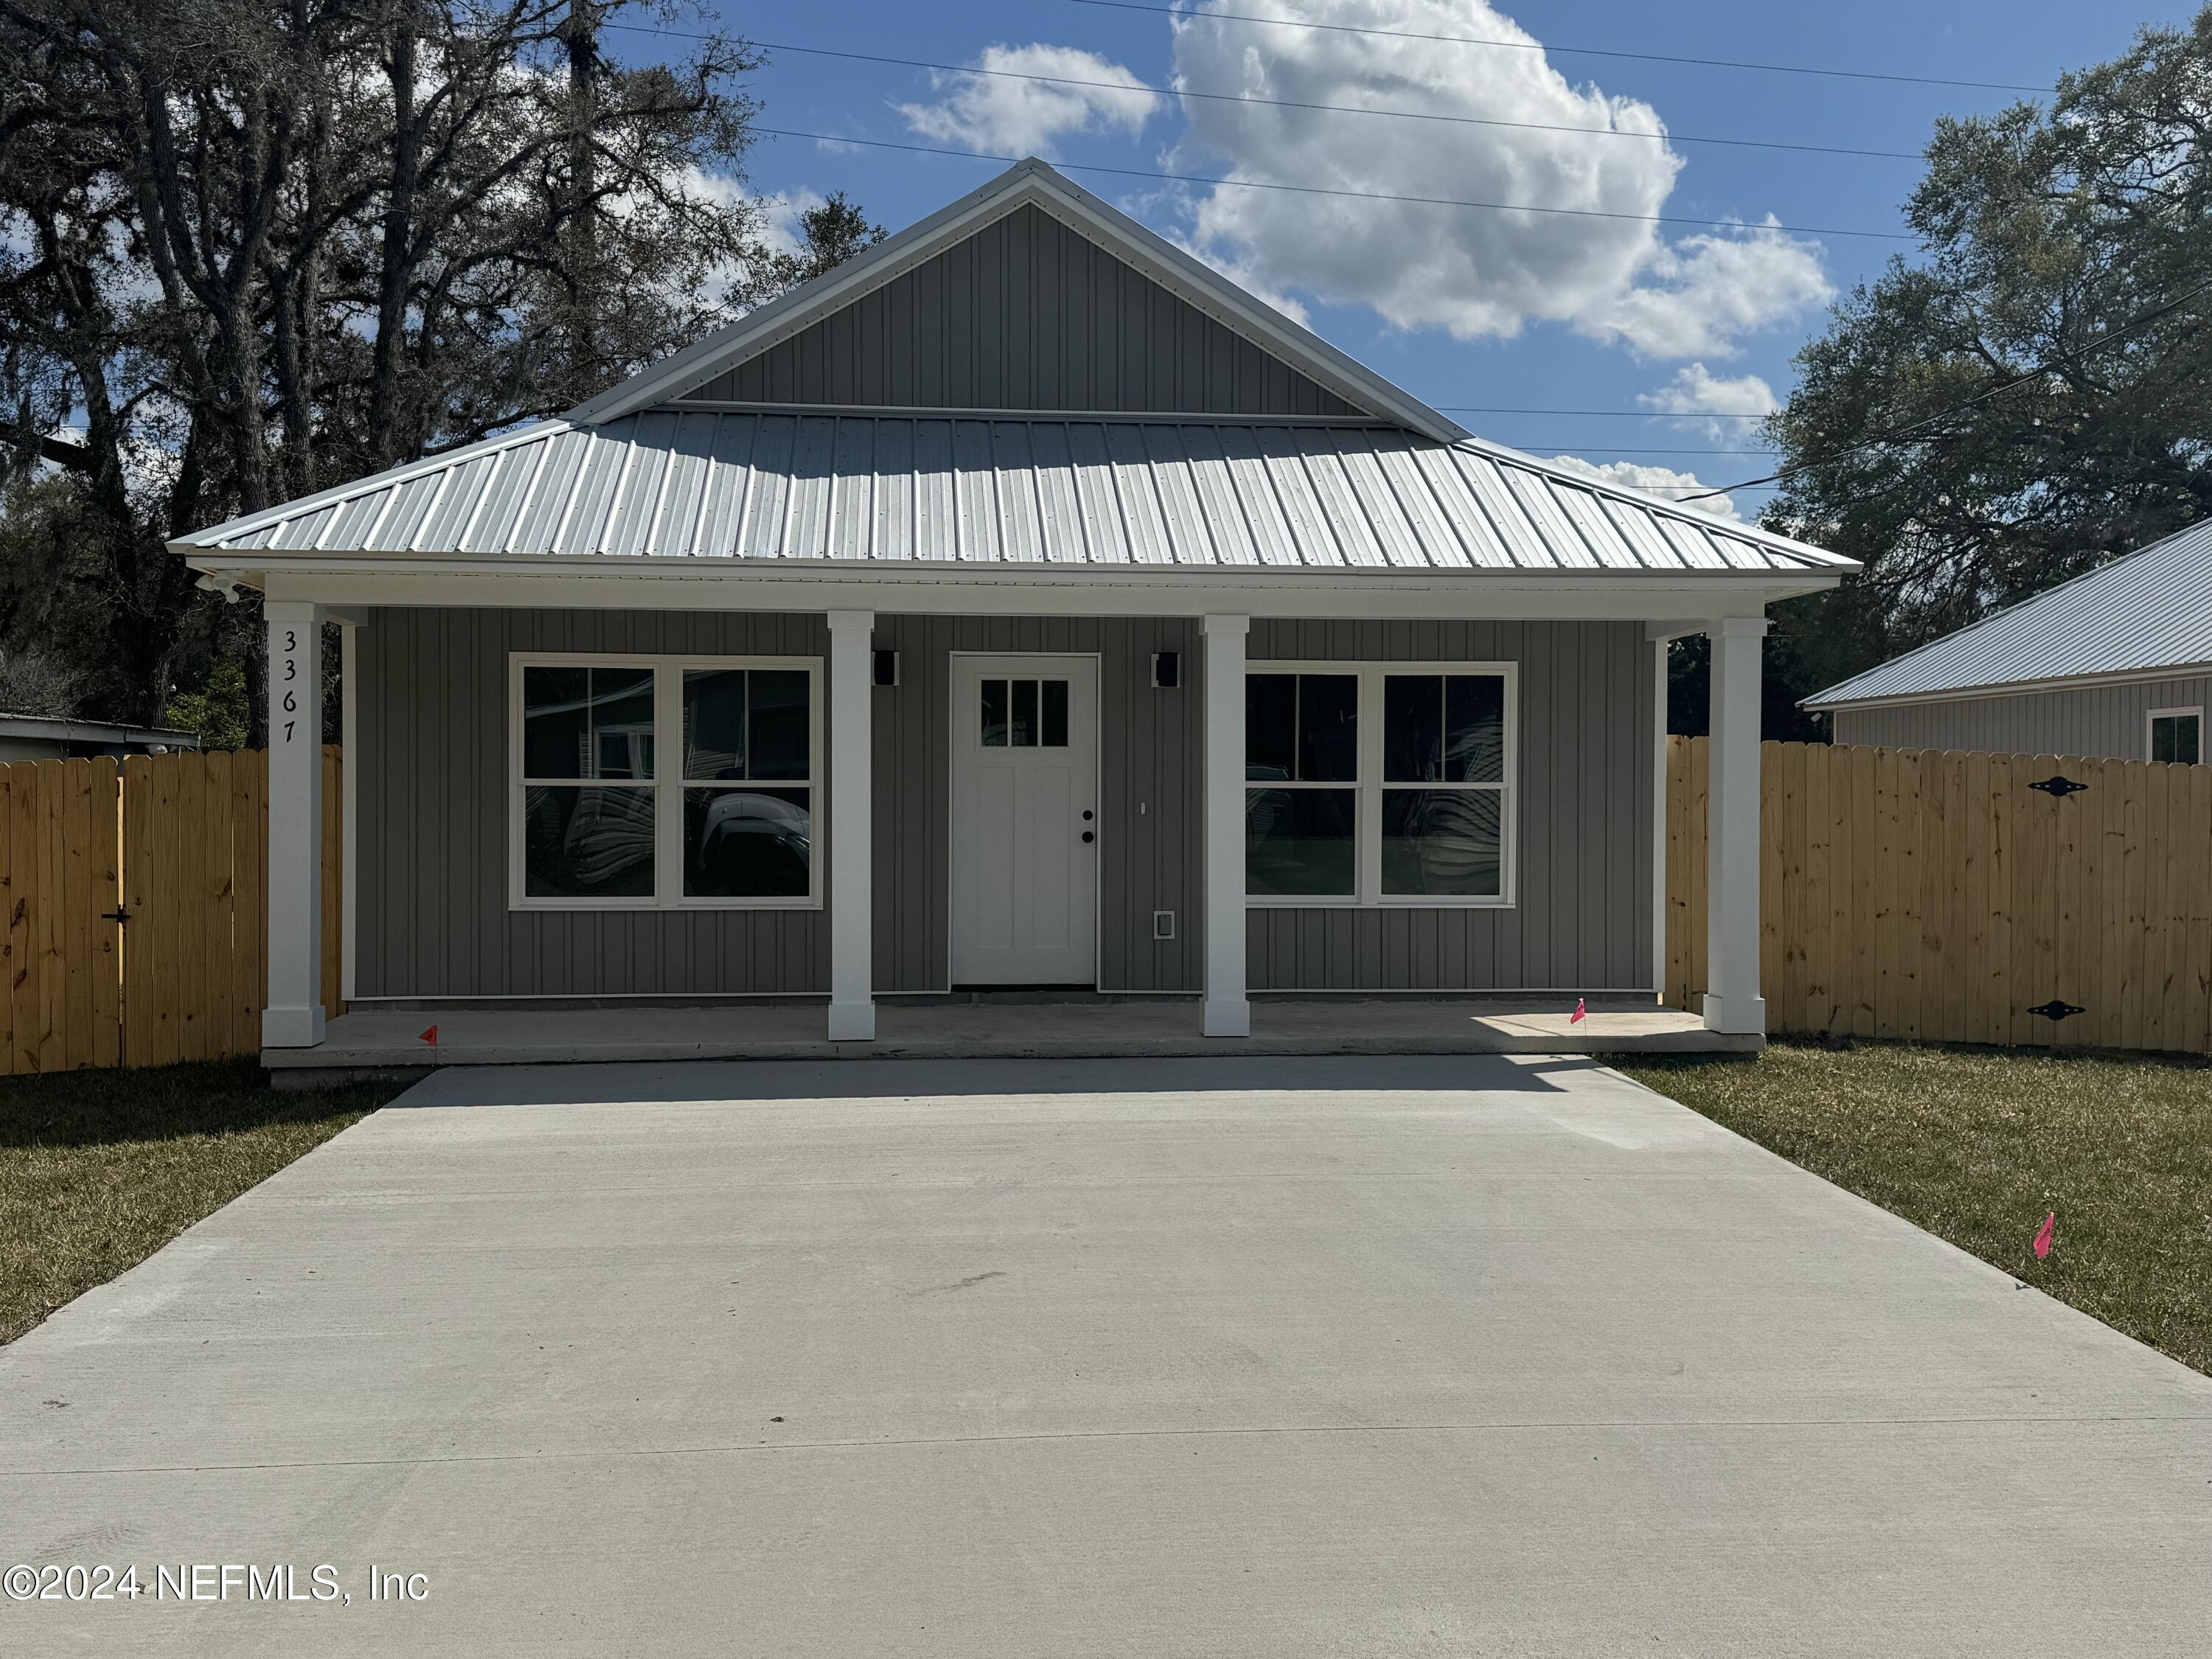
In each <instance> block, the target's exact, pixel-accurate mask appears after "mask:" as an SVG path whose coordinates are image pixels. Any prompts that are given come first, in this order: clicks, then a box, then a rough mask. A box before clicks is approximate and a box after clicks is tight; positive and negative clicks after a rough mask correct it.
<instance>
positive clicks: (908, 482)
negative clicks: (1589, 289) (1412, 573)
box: [171, 409, 1858, 575]
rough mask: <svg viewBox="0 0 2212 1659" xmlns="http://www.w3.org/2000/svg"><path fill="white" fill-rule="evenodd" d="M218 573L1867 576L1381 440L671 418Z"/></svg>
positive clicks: (1018, 425)
mask: <svg viewBox="0 0 2212 1659" xmlns="http://www.w3.org/2000/svg"><path fill="white" fill-rule="evenodd" d="M171 545H172V546H173V547H174V548H176V549H177V550H179V551H180V552H186V553H190V554H192V555H194V556H195V558H194V562H196V563H199V564H203V565H205V564H207V563H208V562H209V561H208V559H207V557H206V554H207V553H208V552H210V551H213V550H229V551H234V552H240V553H255V554H272V553H285V552H289V553H295V554H300V555H305V556H315V555H327V556H336V555H357V554H362V553H369V554H391V555H402V554H406V555H414V556H418V557H419V556H469V557H477V558H480V557H483V556H501V555H507V556H525V555H544V556H560V555H573V556H631V557H646V558H691V559H715V560H727V561H737V562H756V561H793V560H828V561H837V562H859V563H877V564H896V563H908V564H910V563H913V562H931V563H939V564H943V563H964V564H983V565H998V566H1022V565H1038V566H1069V565H1073V566H1091V567H1122V568H1126V567H1129V566H1144V565H1182V566H1200V567H1211V568H1261V569H1264V568H1280V567H1300V566H1303V567H1320V568H1353V567H1360V566H1367V567H1374V568H1397V569H1422V568H1442V569H1449V568H1463V569H1470V570H1479V569H1481V568H1497V569H1500V570H1512V569H1522V570H1527V569H1545V570H1557V571H1563V572H1565V571H1573V570H1577V569H1588V570H1591V571H1599V572H1602V571H1636V570H1674V571H1685V572H1695V571H1701V570H1703V571H1712V572H1715V573H1726V572H1729V571H1739V572H1741V571H1765V572H1801V573H1803V572H1810V573H1817V574H1822V575H1832V574H1838V573H1841V572H1845V571H1850V570H1855V569H1857V568H1858V567H1857V565H1856V564H1855V563H1854V562H1852V561H1850V560H1849V559H1845V558H1843V557H1841V556H1838V555H1836V554H1832V553H1828V552H1825V551H1823V550H1820V549H1819V548H1815V547H1812V546H1808V545H1807V544H1803V543H1801V542H1796V541H1792V540H1790V538H1786V537H1783V536H1777V535H1773V534H1771V533H1769V532H1765V531H1761V530H1758V529H1754V528H1753V527H1751V526H1744V525H1737V524H1733V523H1730V522H1729V521H1727V520H1722V519H1719V518H1717V517H1714V516H1712V515H1711V514H1709V513H1700V512H1698V511H1696V510H1695V509H1692V508H1688V507H1678V506H1675V505H1674V504H1672V503H1669V502H1667V501H1663V500H1662V499H1661V498H1659V497H1657V496H1652V495H1643V494H1641V493H1639V492H1636V491H1632V490H1626V489H1614V488H1612V487H1610V486H1607V485H1602V484H1595V483H1590V482H1589V481H1588V480H1586V479H1582V478H1577V477H1575V476H1573V475H1572V474H1571V473H1568V472H1567V471H1565V470H1564V469H1562V468H1559V467H1556V466H1552V465H1546V464H1544V463H1542V462H1539V461H1536V460H1534V459H1531V458H1529V457H1527V456H1522V455H1518V454H1516V453H1514V452H1512V451H1510V450H1503V449H1498V448H1496V447H1492V446H1489V445H1485V444H1481V443H1478V442H1475V441H1471V440H1467V441H1459V442H1456V443H1451V444H1443V443H1437V442H1434V441H1431V440H1428V439H1425V438H1423V437H1420V436H1419V435H1415V434H1413V433H1411V432H1407V431H1405V430H1403V429H1401V428H1396V427H1390V426H1384V425H1381V424H1378V423H1362V422H1340V423H1339V422H1317V421H1303V422H1249V421H1232V420H1216V419H1202V420H1201V419H1182V418H1166V419H1134V420H1117V419H1110V418H1106V419H1092V418H1084V417H1076V418H1059V417H1054V418H1048V419H1046V418H1037V417H1035V416H1024V417H1019V418H1011V417H1010V418H1003V419H1001V418H992V417H983V418H977V417H974V416H960V415H951V414H947V415H942V416H935V415H932V416H915V415H908V414H868V415H849V414H819V415H816V414H804V413H781V412H774V411H757V412H733V411H728V410H673V409H654V410H646V411H645V412H643V413H641V414H635V415H629V416H621V417H618V418H617V419H614V420H611V421H609V422H605V424H602V425H598V426H583V425H577V424H574V423H572V422H568V421H565V420H563V421H549V422H542V423H539V424H538V425H534V426H532V427H528V428H523V429H521V430H520V431H517V432H514V433H511V434H508V435H505V436H503V437H500V438H496V439H493V440H491V441H488V442H485V443H482V444H477V445H474V446H472V447H469V448H467V449H462V450H456V451H454V452H453V453H451V454H449V455H446V456H442V457H439V458H436V459H431V460H427V461H419V462H416V463H413V464H411V465H406V466H402V467H397V468H394V469H393V470H392V471H389V472H384V473H380V474H378V475H376V476H375V477H369V478H364V479H362V480H360V481H359V482H357V483H351V484H347V485H343V486H341V487H340V488H337V489H329V490H325V491H323V492H322V493H321V494H320V495H313V496H309V497H307V498H306V499H304V500H302V501H293V502H289V503H287V504H285V505H283V506H281V507H272V508H270V509H269V510H267V511H265V512H262V513H254V514H251V515H249V516H247V517H245V518H241V519H237V520H232V521H231V522H230V523H228V524H223V525H217V526H215V527H213V528H212V529H209V530H204V531H202V532H198V533H197V534H196V535H192V536H189V537H185V538H180V539H179V540H178V541H176V542H173V543H172V544H171Z"/></svg>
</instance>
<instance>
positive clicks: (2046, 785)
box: [2027, 777, 2089, 800]
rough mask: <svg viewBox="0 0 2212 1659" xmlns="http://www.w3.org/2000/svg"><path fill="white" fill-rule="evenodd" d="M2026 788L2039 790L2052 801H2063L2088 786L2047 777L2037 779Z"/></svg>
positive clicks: (2060, 778) (2066, 779) (2069, 779)
mask: <svg viewBox="0 0 2212 1659" xmlns="http://www.w3.org/2000/svg"><path fill="white" fill-rule="evenodd" d="M2027 787H2029V788H2031V789H2040V790H2041V791H2043V793H2045V794H2046V795H2048V796H2050V797H2051V799H2053V800H2064V799H2066V797H2067V796H2069V795H2073V794H2078V793H2081V791H2082V790H2084V789H2087V787H2089V786H2088V785H2087V784H2086V783H2076V782H2075V781H2074V780H2073V779H2071V778H2062V777H2049V778H2042V779H2039V780H2038V781H2036V782H2034V783H2031V784H2029V785H2028V786H2027Z"/></svg>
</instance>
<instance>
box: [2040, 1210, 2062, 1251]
mask: <svg viewBox="0 0 2212 1659" xmlns="http://www.w3.org/2000/svg"><path fill="white" fill-rule="evenodd" d="M2057 1225H2058V1212H2057V1211H2056V1210H2053V1211H2052V1212H2051V1213H2050V1214H2049V1215H2047V1216H2045V1217H2044V1218H2043V1225H2041V1226H2040V1227H2038V1228H2037V1229H2036V1230H2035V1259H2036V1260H2037V1261H2042V1260H2043V1258H2044V1257H2045V1256H2046V1255H2050V1254H2051V1229H2052V1228H2053V1227H2055V1226H2057Z"/></svg>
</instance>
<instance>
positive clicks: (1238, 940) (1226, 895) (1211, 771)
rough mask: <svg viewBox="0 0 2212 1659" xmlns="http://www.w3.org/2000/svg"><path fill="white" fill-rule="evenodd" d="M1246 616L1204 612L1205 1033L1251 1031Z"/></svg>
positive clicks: (1226, 1034) (1248, 620) (1244, 1033)
mask: <svg viewBox="0 0 2212 1659" xmlns="http://www.w3.org/2000/svg"><path fill="white" fill-rule="evenodd" d="M1251 627H1252V619H1251V618H1250V617H1206V620H1205V623H1204V629H1205V633H1206V1012H1205V1018H1204V1020H1203V1022H1202V1023H1201V1024H1200V1030H1203V1031H1204V1032H1205V1034H1206V1036H1218V1037H1241V1036H1251V1035H1252V1007H1251V1005H1250V1004H1249V1002H1247V1001H1246V1000H1244V909H1245V906H1244V636H1245V635H1247V634H1248V633H1249V632H1250V631H1251Z"/></svg>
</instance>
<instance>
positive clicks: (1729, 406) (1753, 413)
mask: <svg viewBox="0 0 2212 1659" xmlns="http://www.w3.org/2000/svg"><path fill="white" fill-rule="evenodd" d="M1636 401H1637V402H1638V403H1639V404H1643V405H1644V408H1646V409H1650V410H1657V411H1658V412H1659V413H1661V414H1662V415H1679V416H1681V417H1682V418H1681V419H1680V420H1678V421H1674V422H1669V424H1671V425H1673V426H1675V427H1678V428H1680V429H1681V430H1683V431H1685V432H1698V433H1702V434H1704V435H1705V436H1706V437H1708V438H1710V439H1711V441H1713V442H1715V443H1719V442H1721V441H1723V440H1724V439H1728V438H1741V437H1747V436H1748V435H1750V434H1752V433H1753V432H1756V431H1757V430H1758V429H1759V423H1760V422H1763V421H1764V420H1765V418H1766V417H1767V416H1769V415H1771V414H1772V413H1773V412H1774V411H1775V410H1778V409H1779V408H1780V407H1781V406H1782V404H1781V402H1780V400H1779V399H1778V398H1776V397H1775V395H1774V388H1773V387H1772V386H1769V385H1767V383H1766V382H1765V380H1761V379H1760V378H1759V376H1758V375H1756V374H1739V375H1736V376H1735V378H1733V379H1727V380H1724V379H1723V378H1722V377H1721V376H1719V375H1717V374H1714V373H1713V372H1712V371H1711V369H1709V368H1706V367H1705V364H1703V363H1702V362H1697V363H1687V364H1685V365H1684V366H1683V367H1682V368H1678V369H1676V370H1675V371H1674V379H1673V380H1670V381H1668V383H1667V384H1666V385H1665V386H1662V387H1660V388H1659V390H1658V391H1656V392H1641V393H1639V394H1638V396H1637V399H1636Z"/></svg>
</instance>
